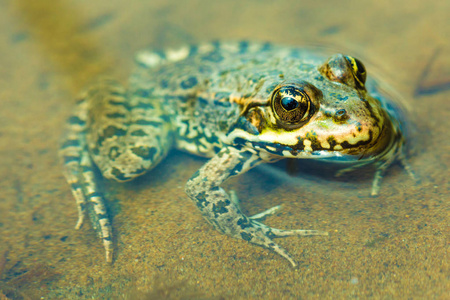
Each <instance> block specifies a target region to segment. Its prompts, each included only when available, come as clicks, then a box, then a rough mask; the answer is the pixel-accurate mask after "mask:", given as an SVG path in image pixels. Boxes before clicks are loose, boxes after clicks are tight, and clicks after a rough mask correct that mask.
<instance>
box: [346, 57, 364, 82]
mask: <svg viewBox="0 0 450 300" xmlns="http://www.w3.org/2000/svg"><path fill="white" fill-rule="evenodd" d="M345 59H346V60H347V61H348V63H349V64H350V66H351V67H352V71H353V76H354V77H355V80H356V82H357V84H358V85H359V86H360V87H363V86H364V83H366V77H367V74H366V67H364V65H363V63H362V62H361V61H360V60H359V59H357V58H354V57H352V56H348V55H347V56H345Z"/></svg>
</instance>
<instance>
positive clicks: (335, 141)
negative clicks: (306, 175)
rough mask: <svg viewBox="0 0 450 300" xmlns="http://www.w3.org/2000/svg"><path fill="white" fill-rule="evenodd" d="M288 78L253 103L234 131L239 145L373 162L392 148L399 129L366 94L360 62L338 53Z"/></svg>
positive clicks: (232, 134) (294, 154)
mask: <svg viewBox="0 0 450 300" xmlns="http://www.w3.org/2000/svg"><path fill="white" fill-rule="evenodd" d="M286 74H287V75H288V76H286V77H285V79H284V80H281V79H278V81H277V80H272V81H270V80H267V82H266V84H265V85H264V86H263V87H262V88H261V89H260V90H259V91H258V93H257V94H255V95H254V96H253V97H252V98H251V99H249V101H248V102H247V105H246V106H245V107H244V109H243V111H242V114H241V120H240V121H239V122H238V123H239V124H237V126H236V127H235V128H234V129H233V130H232V131H231V132H230V137H232V138H233V140H234V143H236V144H245V146H247V147H252V148H254V149H257V150H259V151H264V152H267V153H270V154H273V155H276V156H284V157H298V158H308V157H339V156H343V155H354V156H355V157H357V158H362V157H370V156H374V155H377V154H379V153H380V152H382V151H384V150H385V149H387V148H388V147H389V144H390V143H392V140H393V138H394V135H395V132H394V131H395V129H394V128H393V126H392V123H391V122H390V120H389V116H388V115H387V113H386V111H385V110H384V109H383V108H382V106H381V103H380V102H379V101H378V100H377V99H375V98H373V97H371V96H370V95H369V93H368V92H367V90H366V88H365V81H366V70H365V68H364V65H363V64H362V63H361V62H360V61H359V60H357V59H355V58H353V57H350V56H344V55H342V54H338V55H335V56H332V57H331V58H329V59H328V60H327V61H326V62H325V63H323V64H322V65H319V66H318V67H315V68H312V69H311V70H308V71H307V72H300V73H293V74H290V73H288V72H286ZM255 99H256V100H255Z"/></svg>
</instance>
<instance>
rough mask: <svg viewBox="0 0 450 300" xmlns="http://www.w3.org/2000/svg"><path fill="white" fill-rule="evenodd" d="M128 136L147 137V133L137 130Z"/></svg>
mask: <svg viewBox="0 0 450 300" xmlns="http://www.w3.org/2000/svg"><path fill="white" fill-rule="evenodd" d="M130 134H131V135H132V136H146V135H147V133H146V132H145V131H144V130H142V129H138V130H135V131H132V132H131V133H130Z"/></svg>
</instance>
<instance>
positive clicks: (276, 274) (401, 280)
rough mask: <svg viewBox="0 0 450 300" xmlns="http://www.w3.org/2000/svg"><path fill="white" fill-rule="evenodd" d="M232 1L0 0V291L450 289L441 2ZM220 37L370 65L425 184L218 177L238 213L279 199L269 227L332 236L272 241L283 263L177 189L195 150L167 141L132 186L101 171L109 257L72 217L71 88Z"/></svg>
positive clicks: (236, 294) (426, 293)
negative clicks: (216, 223)
mask: <svg viewBox="0 0 450 300" xmlns="http://www.w3.org/2000/svg"><path fill="white" fill-rule="evenodd" d="M241 2H242V1H206V0H191V1H183V2H182V1H151V3H150V2H144V1H127V2H125V1H118V0H115V1H95V2H93V1H75V0H72V1H69V0H66V1H55V0H53V1H50V0H48V1H43V0H41V1H33V2H31V1H25V0H20V1H19V0H17V1H7V0H3V1H0V32H1V34H0V103H1V108H2V109H1V110H0V125H1V127H0V154H1V157H2V158H3V159H2V160H0V190H1V194H0V299H3V298H5V297H6V299H27V297H29V298H31V299H39V298H40V297H43V298H44V299H88V298H89V299H91V298H96V299H106V298H112V299H161V298H172V299H189V298H191V299H261V298H265V299H290V298H293V299H300V298H301V299H309V298H317V299H319V298H320V299H324V298H325V299H326V298H335V299H342V298H363V299H364V298H382V299H422V298H426V299H445V298H447V297H450V296H449V294H448V293H449V292H448V291H449V290H450V281H449V276H448V275H449V274H450V270H449V256H448V250H449V249H448V243H449V240H448V237H449V227H448V222H449V216H448V211H449V204H448V203H449V196H448V193H449V181H448V178H449V175H450V174H449V171H448V168H449V165H450V156H449V153H450V151H449V150H450V145H449V141H450V136H449V135H450V134H449V132H448V128H449V126H450V124H449V118H448V112H449V110H450V107H449V106H450V104H449V103H450V102H449V101H448V97H449V92H450V88H449V87H450V62H449V60H450V59H449V56H448V55H446V54H448V53H449V51H448V50H449V49H450V47H449V44H448V36H450V32H449V31H450V24H449V21H448V19H449V15H448V11H450V2H448V1H435V2H423V1H373V2H372V3H368V2H363V1H359V2H356V1H346V0H344V1H339V2H336V3H333V4H331V3H329V4H328V5H325V4H324V3H323V2H320V1H315V2H314V1H303V3H301V2H300V1H252V0H248V1H246V2H245V4H241ZM214 39H228V40H229V39H232V40H237V39H251V40H268V41H272V42H276V43H282V44H291V45H304V44H326V45H331V47H334V48H336V47H337V48H339V49H344V50H345V51H346V52H347V53H351V54H354V55H355V56H359V57H362V58H363V61H368V62H369V65H373V69H375V68H376V69H377V71H376V72H377V74H381V75H380V76H381V77H383V78H384V79H385V81H387V82H389V84H390V85H391V86H393V87H394V88H395V89H396V90H397V91H398V92H399V93H400V94H401V95H402V96H403V98H404V99H405V102H406V104H407V106H409V107H411V108H412V109H413V114H414V115H415V117H413V118H411V119H412V121H413V122H415V125H416V127H417V132H416V133H415V135H414V139H413V143H412V146H411V147H412V151H411V152H412V153H411V157H410V159H409V161H410V163H411V165H412V167H413V169H414V170H415V172H416V173H417V175H418V176H419V177H420V178H421V181H420V182H419V183H415V182H414V181H412V180H411V179H410V178H409V177H408V175H407V174H406V172H404V170H403V169H402V168H401V167H400V166H393V167H392V168H390V169H389V171H388V172H387V174H386V176H385V178H384V180H383V183H382V188H381V193H380V195H379V197H377V198H371V197H369V193H370V186H371V181H370V174H369V175H367V174H365V173H364V174H363V176H360V174H350V175H349V176H348V177H345V178H338V179H336V178H334V177H332V176H319V175H318V174H317V172H311V170H310V168H309V167H308V165H307V164H305V165H303V164H302V165H300V166H298V165H296V166H292V165H288V166H286V163H285V162H280V163H279V164H277V165H276V166H275V168H276V169H274V168H267V167H265V168H262V169H258V170H252V171H250V172H249V173H247V174H244V175H243V176H240V177H239V179H233V180H230V181H229V182H227V184H226V187H228V188H232V189H234V190H235V191H236V192H237V194H238V195H239V197H240V199H242V200H243V201H242V208H243V210H244V212H245V213H246V214H248V215H252V214H255V213H258V212H261V211H263V210H264V209H267V208H269V207H272V206H274V205H278V204H283V210H282V211H281V212H280V213H278V214H277V215H275V216H272V217H270V218H268V219H267V220H266V223H267V224H270V225H271V226H274V227H278V228H304V229H318V230H327V231H328V232H329V233H330V236H328V237H311V238H288V239H283V240H278V242H279V243H280V244H281V245H282V246H283V247H284V248H286V249H287V250H288V251H289V252H290V254H291V255H292V256H294V258H295V259H296V260H297V261H298V262H299V264H300V267H299V268H298V269H296V270H294V269H292V268H291V267H290V265H289V264H288V263H287V262H286V261H284V260H283V259H282V258H281V257H279V256H278V255H275V254H273V253H270V252H268V251H267V250H265V249H262V248H259V247H256V246H253V245H250V244H248V243H245V242H243V241H240V240H235V239H232V238H229V237H227V236H224V235H222V234H220V233H219V232H217V231H215V230H214V229H213V228H212V227H211V226H210V225H208V224H207V223H206V221H205V220H204V219H203V218H202V217H201V215H200V214H199V212H198V211H197V208H196V207H195V205H193V203H191V202H190V201H189V200H188V199H187V197H186V195H185V193H184V184H185V182H186V180H187V179H188V178H189V177H190V176H191V175H192V174H193V173H194V172H195V171H196V170H197V169H198V168H199V167H200V166H201V165H202V164H203V163H204V162H205V160H204V159H202V158H198V157H193V156H190V155H188V154H184V153H180V152H172V153H171V155H170V156H169V157H168V158H167V159H166V160H164V161H163V162H162V163H161V164H160V165H159V166H158V167H157V168H156V169H154V170H152V172H150V173H149V174H147V175H145V176H143V177H142V178H140V179H138V180H136V182H132V183H127V184H123V185H119V184H115V183H112V182H104V185H105V191H106V193H107V197H108V199H109V202H110V211H111V214H112V215H113V230H114V233H115V235H116V241H115V250H116V259H115V262H114V264H113V265H112V266H110V265H107V264H106V263H105V262H104V250H103V248H102V245H101V243H100V242H99V241H98V239H97V237H96V235H95V233H94V232H93V231H92V230H91V228H90V226H89V225H86V226H84V227H83V228H82V229H81V230H79V231H75V230H74V228H73V227H74V225H75V223H76V220H77V212H76V208H75V203H74V201H73V199H72V195H71V193H70V190H69V187H68V185H67V184H66V182H65V180H64V178H63V176H62V173H61V165H60V163H59V160H58V158H57V151H58V143H59V140H60V137H61V134H62V125H63V123H64V121H65V119H66V118H67V117H68V116H69V115H70V112H71V111H72V109H73V104H74V102H75V97H76V95H77V94H78V93H79V91H80V89H81V88H82V87H83V86H86V85H87V84H88V83H89V82H91V81H92V80H94V78H95V77H96V76H97V75H98V74H102V73H107V74H109V75H112V76H114V77H117V78H118V79H120V80H123V81H124V80H126V78H127V76H128V74H129V73H130V70H131V67H132V58H133V53H134V52H136V51H137V50H139V49H142V48H144V47H158V48H161V47H167V46H174V45H179V44H182V43H187V42H188V43H197V42H200V41H205V40H206V41H208V40H214ZM371 70H372V69H370V68H369V72H371ZM286 169H287V171H288V172H286ZM298 169H300V170H298ZM274 170H277V172H275V171H274ZM274 173H275V174H276V175H274ZM311 173H314V174H312V175H311ZM277 174H279V175H277Z"/></svg>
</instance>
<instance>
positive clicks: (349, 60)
mask: <svg viewBox="0 0 450 300" xmlns="http://www.w3.org/2000/svg"><path fill="white" fill-rule="evenodd" d="M319 71H320V72H321V73H322V74H323V75H324V76H325V77H327V78H328V79H330V80H331V81H336V82H340V83H343V84H346V85H348V86H352V87H355V88H357V89H364V84H365V82H366V77H367V73H366V68H365V67H364V65H363V63H362V62H361V61H360V60H359V59H356V58H354V57H352V56H348V55H342V54H337V55H335V56H332V57H331V58H330V59H329V60H328V61H327V62H326V63H325V64H323V65H322V66H321V67H320V68H319Z"/></svg>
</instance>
